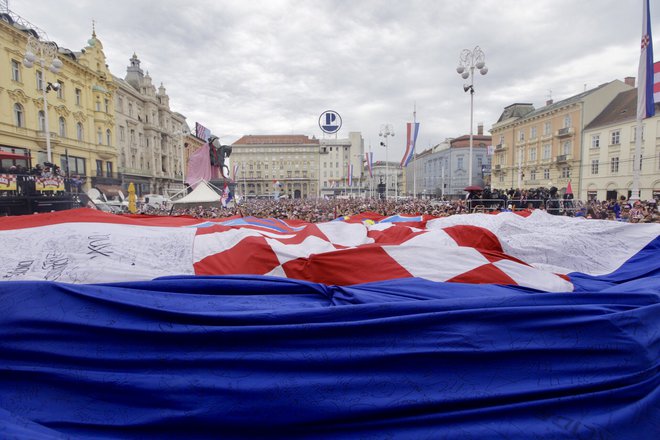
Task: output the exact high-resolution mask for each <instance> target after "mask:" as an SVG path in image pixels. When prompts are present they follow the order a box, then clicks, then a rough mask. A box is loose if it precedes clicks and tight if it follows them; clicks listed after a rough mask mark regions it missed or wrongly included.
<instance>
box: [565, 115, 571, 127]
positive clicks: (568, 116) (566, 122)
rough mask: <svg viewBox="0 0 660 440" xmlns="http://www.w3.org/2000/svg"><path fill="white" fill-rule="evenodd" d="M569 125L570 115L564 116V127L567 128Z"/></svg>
mask: <svg viewBox="0 0 660 440" xmlns="http://www.w3.org/2000/svg"><path fill="white" fill-rule="evenodd" d="M570 126H571V116H570V115H566V116H564V128H569V127H570Z"/></svg>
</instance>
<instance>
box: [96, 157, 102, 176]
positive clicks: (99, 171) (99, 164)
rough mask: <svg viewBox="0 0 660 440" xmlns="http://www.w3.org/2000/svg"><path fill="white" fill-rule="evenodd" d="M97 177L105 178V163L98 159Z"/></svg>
mask: <svg viewBox="0 0 660 440" xmlns="http://www.w3.org/2000/svg"><path fill="white" fill-rule="evenodd" d="M96 175H97V176H103V161H102V160H100V159H96Z"/></svg>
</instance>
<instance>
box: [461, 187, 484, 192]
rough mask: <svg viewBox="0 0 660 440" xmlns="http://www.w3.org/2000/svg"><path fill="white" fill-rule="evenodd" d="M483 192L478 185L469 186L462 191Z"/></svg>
mask: <svg viewBox="0 0 660 440" xmlns="http://www.w3.org/2000/svg"><path fill="white" fill-rule="evenodd" d="M483 190H484V189H483V188H482V187H480V186H478V185H471V186H468V187H466V188H465V189H464V190H463V191H470V192H472V191H483Z"/></svg>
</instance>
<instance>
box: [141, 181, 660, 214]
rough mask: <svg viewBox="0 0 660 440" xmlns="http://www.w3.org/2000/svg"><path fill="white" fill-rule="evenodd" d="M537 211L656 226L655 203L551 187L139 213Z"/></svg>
mask: <svg viewBox="0 0 660 440" xmlns="http://www.w3.org/2000/svg"><path fill="white" fill-rule="evenodd" d="M535 209H540V210H544V211H547V212H548V213H550V214H554V215H566V216H574V217H583V218H585V219H603V220H616V221H621V222H630V223H650V222H660V215H659V214H658V208H657V202H656V201H655V200H649V201H639V200H638V201H634V202H633V201H629V200H626V199H625V198H621V199H619V200H611V201H598V200H591V201H588V202H582V201H579V200H575V199H573V197H572V194H565V195H563V196H562V195H559V194H558V193H557V190H556V188H549V189H545V188H539V189H537V190H523V191H497V190H494V191H488V190H485V191H483V192H475V193H471V194H470V195H469V196H468V197H467V198H466V199H455V200H447V201H444V200H436V199H418V198H398V199H393V198H392V199H376V198H371V199H365V198H331V199H279V200H273V199H243V200H241V201H240V202H237V203H235V201H234V202H232V203H230V204H229V206H227V207H223V206H219V205H216V206H204V205H200V206H183V207H178V206H177V205H174V207H171V206H163V207H160V208H158V207H153V206H149V205H143V206H142V207H140V213H142V214H151V215H188V216H192V217H196V218H224V217H231V216H242V217H246V216H254V217H260V218H284V219H299V220H304V221H308V222H312V223H316V222H323V221H329V220H333V219H336V218H339V217H341V216H351V215H355V214H358V213H363V212H375V213H377V214H380V215H383V216H390V215H397V214H399V215H428V216H433V217H446V216H449V215H456V214H466V213H471V212H483V213H486V212H493V213H494V212H503V211H521V210H527V211H531V210H535Z"/></svg>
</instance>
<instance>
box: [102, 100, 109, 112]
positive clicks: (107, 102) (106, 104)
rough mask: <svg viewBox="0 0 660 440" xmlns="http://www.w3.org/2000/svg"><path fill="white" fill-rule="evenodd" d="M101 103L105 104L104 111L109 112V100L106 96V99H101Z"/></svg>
mask: <svg viewBox="0 0 660 440" xmlns="http://www.w3.org/2000/svg"><path fill="white" fill-rule="evenodd" d="M103 103H104V104H105V112H106V113H110V100H108V98H106V99H105V100H104V101H103Z"/></svg>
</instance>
